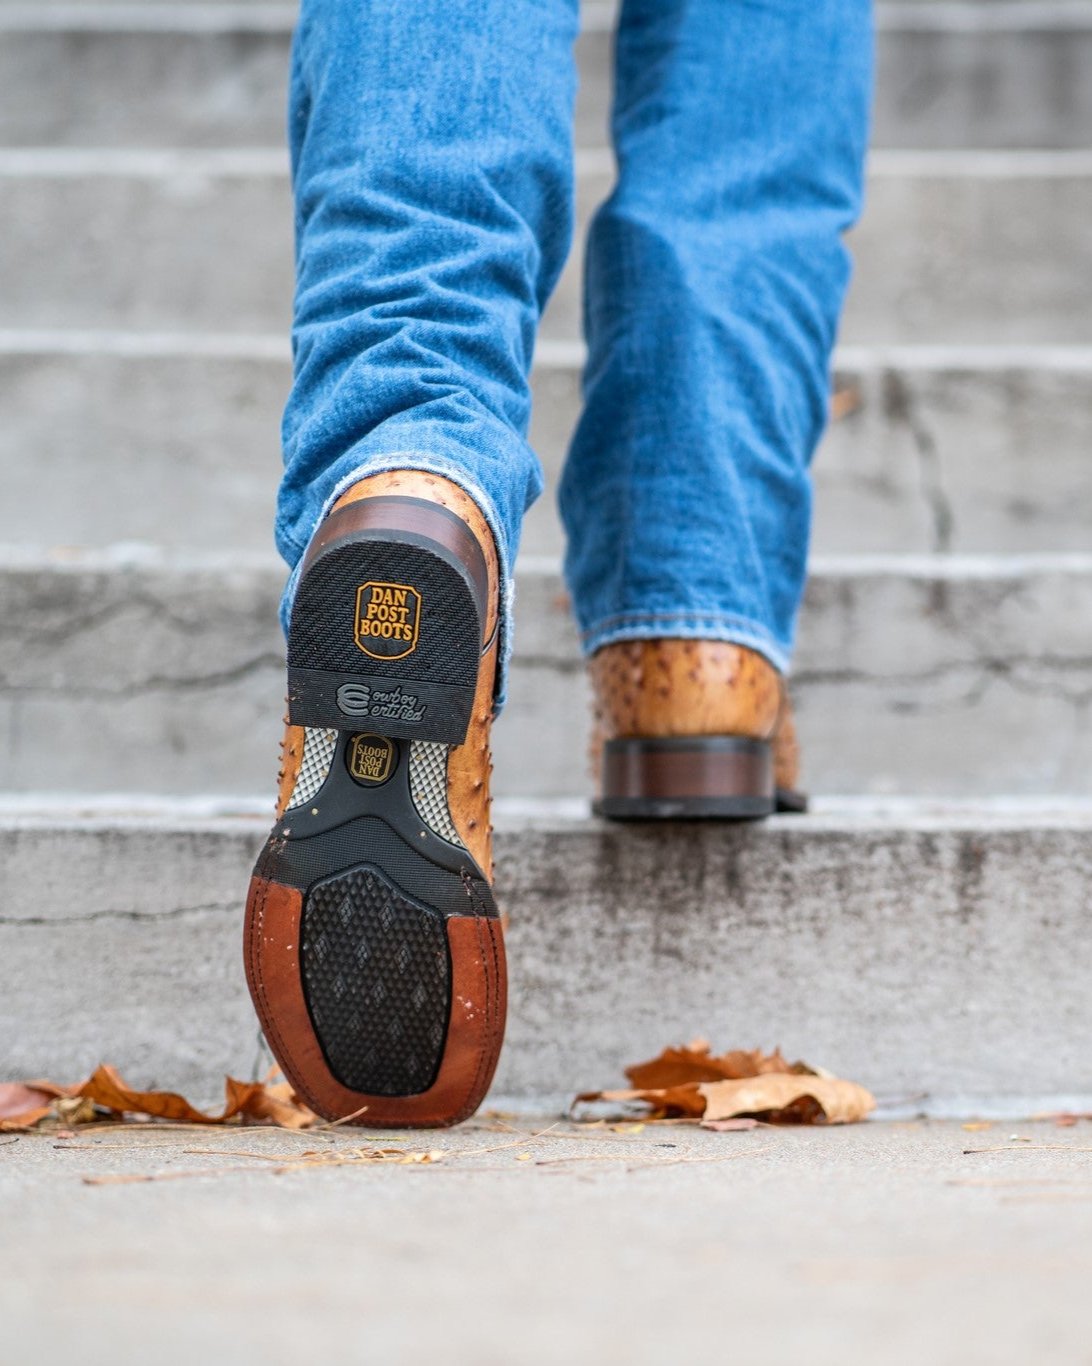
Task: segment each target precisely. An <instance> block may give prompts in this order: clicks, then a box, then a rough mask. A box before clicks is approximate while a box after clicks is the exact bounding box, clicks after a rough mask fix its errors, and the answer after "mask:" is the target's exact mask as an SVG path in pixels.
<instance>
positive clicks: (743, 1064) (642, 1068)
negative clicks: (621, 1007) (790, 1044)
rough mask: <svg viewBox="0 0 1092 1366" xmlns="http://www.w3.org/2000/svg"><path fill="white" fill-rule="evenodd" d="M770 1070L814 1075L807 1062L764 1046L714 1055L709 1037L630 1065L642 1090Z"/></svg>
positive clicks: (632, 1080)
mask: <svg viewBox="0 0 1092 1366" xmlns="http://www.w3.org/2000/svg"><path fill="white" fill-rule="evenodd" d="M766 1072H800V1073H804V1074H810V1073H811V1068H809V1067H808V1066H807V1065H806V1064H805V1063H802V1062H795V1063H790V1062H787V1061H786V1059H785V1058H783V1057H782V1056H781V1050H780V1049H779V1048H775V1049H774V1051H773V1052H772V1053H763V1051H762V1049H761V1048H753V1049H750V1050H748V1049H742V1048H737V1049H734V1050H733V1051H732V1052H730V1053H722V1054H721V1055H720V1056H719V1057H714V1056H713V1055H712V1053H711V1052H710V1048H709V1044H708V1043H707V1042H706V1040H705V1039H694V1040H693V1041H692V1042H691V1043H689V1044H687V1046H686V1047H685V1048H665V1049H664V1051H663V1052H662V1053H661V1054H660V1056H659V1057H658V1058H652V1059H651V1060H650V1061H649V1062H639V1063H634V1064H633V1066H632V1067H627V1068H626V1076H627V1077H628V1079H629V1082H630V1084H631V1085H632V1086H634V1087H636V1088H637V1089H638V1090H640V1091H662V1090H666V1089H668V1088H670V1087H674V1086H688V1085H691V1084H692V1083H694V1082H702V1081H736V1080H739V1079H740V1078H742V1077H759V1076H762V1075H763V1074H764V1073H766Z"/></svg>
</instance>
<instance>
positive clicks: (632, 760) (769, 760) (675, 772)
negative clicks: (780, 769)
mask: <svg viewBox="0 0 1092 1366" xmlns="http://www.w3.org/2000/svg"><path fill="white" fill-rule="evenodd" d="M775 809H776V794H775V790H774V765H773V749H772V747H771V745H770V742H769V741H768V740H756V739H752V738H750V737H748V736H741V735H693V736H691V735H686V736H670V737H657V738H647V737H628V738H625V739H618V740H608V741H607V742H606V744H605V745H604V746H603V781H602V796H601V797H600V798H599V800H598V801H597V802H596V803H595V807H594V810H595V813H596V815H598V816H605V817H607V818H608V819H610V820H631V821H640V820H702V819H710V818H714V819H720V820H754V819H758V818H759V817H762V816H768V815H770V814H771V813H772V812H773V811H774V810H775Z"/></svg>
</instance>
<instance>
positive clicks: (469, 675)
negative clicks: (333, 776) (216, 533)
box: [288, 497, 489, 744]
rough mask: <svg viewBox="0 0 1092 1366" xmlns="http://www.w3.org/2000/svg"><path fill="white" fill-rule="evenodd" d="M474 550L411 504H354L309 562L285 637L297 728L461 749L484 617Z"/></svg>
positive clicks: (454, 528)
mask: <svg viewBox="0 0 1092 1366" xmlns="http://www.w3.org/2000/svg"><path fill="white" fill-rule="evenodd" d="M488 592H489V584H488V574H487V570H486V565H485V557H484V555H483V553H482V549H481V547H480V545H479V544H478V542H477V540H476V538H475V537H474V535H473V533H472V532H471V530H470V528H469V527H468V526H467V525H466V523H465V522H463V521H462V519H461V518H459V517H458V516H456V515H455V514H454V513H452V512H449V511H448V509H446V508H444V507H441V506H439V505H438V504H435V503H430V502H427V501H425V500H423V499H417V498H400V497H375V498H366V499H361V500H359V501H357V502H354V503H350V504H347V505H345V506H344V507H342V508H340V509H338V510H337V511H336V512H334V513H332V514H331V515H330V516H329V517H327V518H326V520H325V521H324V523H323V524H322V526H321V527H320V529H319V532H318V533H317V534H316V537H315V539H314V541H313V542H312V544H311V547H310V548H309V550H308V552H307V556H306V558H305V560H304V564H303V568H302V571H301V574H300V580H299V584H298V586H297V590H296V597H295V601H294V602H293V605H292V618H291V622H290V624H289V632H288V717H289V720H290V721H291V722H292V723H293V724H294V725H302V726H326V727H334V728H336V729H339V730H364V729H367V730H375V731H377V732H379V733H381V734H383V735H388V736H392V737H395V738H399V739H412V740H438V741H443V742H444V743H445V744H460V743H461V742H462V740H463V739H464V737H465V735H466V731H467V727H468V725H469V723H470V717H471V711H472V707H473V700H474V692H475V688H476V685H477V679H478V669H479V665H480V660H481V653H482V648H483V645H484V644H485V642H484V641H483V640H482V633H483V626H484V623H485V621H486V620H487V617H488V612H487V608H488Z"/></svg>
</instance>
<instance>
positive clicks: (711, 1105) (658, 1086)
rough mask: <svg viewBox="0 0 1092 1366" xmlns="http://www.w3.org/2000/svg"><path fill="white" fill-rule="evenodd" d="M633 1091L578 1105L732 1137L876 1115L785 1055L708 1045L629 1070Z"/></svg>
mask: <svg viewBox="0 0 1092 1366" xmlns="http://www.w3.org/2000/svg"><path fill="white" fill-rule="evenodd" d="M626 1076H627V1077H628V1078H629V1080H630V1082H631V1083H632V1086H631V1089H629V1090H625V1091H594V1092H587V1093H585V1094H583V1095H580V1096H578V1097H577V1102H581V1103H588V1102H590V1103H597V1102H603V1101H606V1102H608V1103H611V1102H618V1103H621V1104H630V1103H633V1102H640V1103H642V1104H644V1105H646V1106H648V1107H649V1114H648V1118H650V1119H653V1120H668V1119H674V1120H686V1119H689V1120H692V1121H693V1120H698V1121H700V1122H701V1123H702V1125H703V1126H704V1127H706V1128H711V1129H717V1130H719V1131H722V1132H723V1131H727V1130H732V1129H741V1128H749V1127H751V1122H753V1121H763V1122H765V1123H768V1124H848V1123H852V1122H854V1121H855V1120H859V1119H864V1118H865V1116H866V1115H868V1114H869V1113H871V1111H872V1110H873V1109H874V1108H875V1104H876V1102H875V1100H874V1099H873V1097H872V1096H871V1094H870V1093H869V1092H868V1091H866V1090H865V1089H864V1087H863V1086H858V1085H857V1084H856V1083H855V1082H850V1081H842V1080H840V1079H839V1078H837V1077H832V1076H829V1075H827V1074H826V1073H822V1072H819V1071H817V1069H815V1068H812V1067H809V1066H808V1065H807V1063H803V1062H795V1063H789V1062H787V1061H786V1060H785V1058H784V1057H783V1056H782V1054H781V1050H780V1049H775V1050H774V1052H772V1053H764V1052H763V1051H762V1050H761V1049H760V1048H755V1049H751V1050H746V1049H736V1050H734V1051H732V1052H729V1053H723V1054H720V1055H719V1056H714V1055H713V1053H712V1051H711V1050H710V1047H709V1044H708V1043H707V1042H706V1041H705V1040H704V1039H695V1040H694V1041H693V1042H692V1043H690V1044H688V1045H687V1046H686V1047H685V1048H667V1049H665V1050H664V1051H663V1052H662V1053H661V1054H660V1056H659V1057H658V1058H652V1059H650V1060H649V1061H648V1062H642V1063H636V1064H634V1065H633V1066H632V1067H627V1068H626Z"/></svg>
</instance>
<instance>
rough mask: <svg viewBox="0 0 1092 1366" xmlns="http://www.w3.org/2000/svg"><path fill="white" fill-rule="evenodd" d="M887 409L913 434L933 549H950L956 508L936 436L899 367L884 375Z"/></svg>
mask: <svg viewBox="0 0 1092 1366" xmlns="http://www.w3.org/2000/svg"><path fill="white" fill-rule="evenodd" d="M883 398H884V411H885V412H886V414H887V416H888V417H889V418H890V419H891V421H892V422H893V423H896V424H898V423H901V424H902V425H903V426H904V427H905V428H906V430H907V431H908V432H909V434H910V440H911V443H912V445H913V448H914V452H915V454H916V455H917V458H918V480H919V485H920V488H921V494H922V497H923V498H924V500H925V504H926V507H927V508H928V509H929V517H930V521H931V524H932V541H933V544H932V550H933V551H934V553H936V554H946V553H947V552H949V551H951V549H952V544H953V542H954V540H955V509H954V508H953V506H952V501H951V499H950V498H949V497H948V494H947V492H946V491H945V488H944V477H943V476H944V471H943V465H942V463H941V459H940V452H939V449H938V447H937V440H936V437H935V436H934V435H933V433H932V431H931V429H930V427H929V426H928V424H927V423H926V421H925V417H924V414H923V413H922V410H921V404H920V403H919V402H918V400H917V397H916V395H915V394H914V390H913V387H912V385H911V384H910V383H909V382H908V381H907V378H906V376H905V375H903V374H901V373H900V372H899V371H897V370H887V371H885V372H884V377H883Z"/></svg>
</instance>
